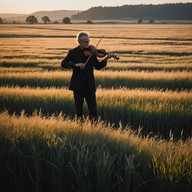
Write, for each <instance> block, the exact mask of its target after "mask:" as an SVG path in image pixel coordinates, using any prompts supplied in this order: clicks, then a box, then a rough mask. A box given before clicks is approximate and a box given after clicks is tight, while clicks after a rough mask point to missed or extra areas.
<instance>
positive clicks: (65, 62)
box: [61, 51, 76, 68]
mask: <svg viewBox="0 0 192 192" xmlns="http://www.w3.org/2000/svg"><path fill="white" fill-rule="evenodd" d="M71 60H72V53H71V51H69V52H68V54H67V55H66V57H65V58H64V59H63V60H62V61H61V67H62V68H74V67H76V66H75V63H72V62H71Z"/></svg>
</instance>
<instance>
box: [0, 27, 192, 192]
mask: <svg viewBox="0 0 192 192" xmlns="http://www.w3.org/2000/svg"><path fill="white" fill-rule="evenodd" d="M79 31H87V32H89V33H90V40H91V42H90V43H91V44H92V45H96V44H97V42H98V41H99V39H100V38H101V37H102V36H103V39H102V41H101V42H100V44H99V45H98V48H99V49H105V50H106V51H107V52H109V53H114V54H117V55H118V56H119V57H120V59H119V60H113V59H111V60H109V61H108V64H107V67H105V68H104V69H102V70H100V71H96V70H95V79H96V86H97V92H96V96H97V111H98V114H99V116H100V117H99V118H100V121H99V122H98V123H97V124H94V125H92V124H91V123H90V122H89V121H88V120H85V122H84V123H83V124H79V123H78V122H76V121H75V119H74V103H73V102H74V101H73V93H72V92H71V91H69V90H68V86H69V82H70V77H71V74H72V72H71V70H69V69H62V68H61V66H60V63H61V61H62V59H63V58H64V57H65V55H66V54H67V52H68V50H70V49H72V48H74V47H75V46H77V43H76V39H75V38H76V35H77V33H78V32H79ZM191 31H192V25H188V24H183V25H181V24H113V25H111V24H93V25H85V24H69V25H66V24H35V25H29V24H2V25H0V119H1V121H0V125H1V126H0V146H1V148H0V157H1V160H0V161H1V164H2V165H1V166H0V171H1V174H0V184H1V186H2V191H14V190H16V189H18V190H20V191H25V190H26V186H27V185H28V186H30V189H29V188H28V191H38V192H40V191H79V192H84V191H90V192H92V191H94V192H95V191H98V192H100V191H108V192H111V191H112V192H113V191H114V192H115V191H120V192H127V191H131V192H138V191H140V192H145V191H151V192H152V191H157V192H158V191H176V192H177V191H178V192H179V191H187V192H188V191H191V189H192V140H191V135H192V121H191V120H192V33H191ZM99 59H102V58H99ZM84 113H85V118H86V116H87V115H88V110H87V106H86V105H85V106H84ZM7 159H8V161H7Z"/></svg>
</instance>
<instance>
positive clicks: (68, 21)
mask: <svg viewBox="0 0 192 192" xmlns="http://www.w3.org/2000/svg"><path fill="white" fill-rule="evenodd" d="M63 23H64V24H71V19H70V18H69V17H65V18H63Z"/></svg>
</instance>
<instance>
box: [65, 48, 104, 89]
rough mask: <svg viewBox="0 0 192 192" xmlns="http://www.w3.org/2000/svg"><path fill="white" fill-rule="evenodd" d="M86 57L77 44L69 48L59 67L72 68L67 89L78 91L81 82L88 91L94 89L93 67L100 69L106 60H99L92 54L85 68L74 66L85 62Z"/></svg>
mask: <svg viewBox="0 0 192 192" xmlns="http://www.w3.org/2000/svg"><path fill="white" fill-rule="evenodd" d="M87 59H88V57H86V56H85V55H84V54H83V50H82V49H81V48H80V47H79V46H78V47H76V48H74V49H71V50H69V52H68V54H67V56H66V57H65V58H64V59H63V60H62V62H61V67H63V68H72V69H73V74H72V77H71V81H70V85H69V90H73V91H80V90H81V87H82V84H83V83H87V84H88V85H87V86H89V89H90V91H94V92H95V91H96V87H95V78H94V72H93V69H94V68H95V69H97V70H100V69H102V68H103V67H105V66H106V65H107V61H105V60H102V61H100V62H99V61H98V59H97V57H96V56H95V55H92V56H91V58H90V59H89V61H88V63H87V64H86V67H85V69H80V67H76V66H75V64H76V63H85V62H86V60H87Z"/></svg>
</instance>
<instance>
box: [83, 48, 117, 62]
mask: <svg viewBox="0 0 192 192" xmlns="http://www.w3.org/2000/svg"><path fill="white" fill-rule="evenodd" d="M83 53H84V55H85V56H87V57H89V56H90V55H96V56H97V57H99V58H103V57H105V56H106V55H108V54H109V53H107V52H106V50H105V49H96V48H95V47H94V46H92V45H90V46H89V47H88V48H84V49H83ZM112 57H113V58H114V59H115V60H119V57H118V56H117V55H116V54H112Z"/></svg>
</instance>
